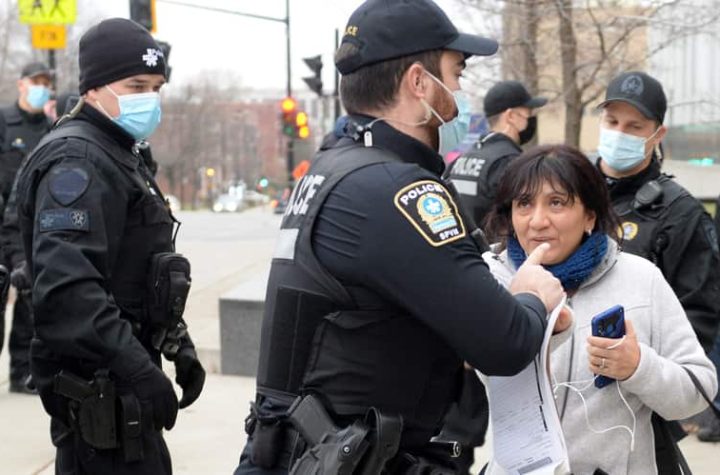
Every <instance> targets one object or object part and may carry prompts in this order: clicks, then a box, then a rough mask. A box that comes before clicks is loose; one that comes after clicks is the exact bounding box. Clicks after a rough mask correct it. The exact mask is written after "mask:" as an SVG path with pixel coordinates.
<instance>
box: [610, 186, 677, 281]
mask: <svg viewBox="0 0 720 475" xmlns="http://www.w3.org/2000/svg"><path fill="white" fill-rule="evenodd" d="M685 196H690V194H689V193H688V192H687V191H686V190H685V189H684V188H683V187H682V186H680V185H678V184H677V183H675V182H674V181H673V180H672V178H671V177H670V176H668V175H664V174H663V175H660V176H659V177H658V178H657V179H655V180H651V181H649V182H647V183H645V184H644V185H643V186H641V187H640V188H639V189H638V190H637V192H636V193H635V194H634V195H632V196H628V197H624V198H623V199H622V200H619V201H617V202H615V203H613V208H614V209H615V213H617V215H618V217H619V218H620V223H621V224H620V228H621V229H620V235H621V237H622V250H623V251H626V252H629V253H631V254H635V255H637V256H641V257H644V258H645V259H648V260H649V261H651V262H652V263H654V264H655V265H657V266H658V267H660V268H661V269H662V262H661V261H660V258H661V257H662V252H663V250H664V249H665V248H666V247H667V245H668V236H667V235H666V234H665V233H664V232H662V224H663V222H664V221H665V219H666V217H667V215H668V214H669V212H670V207H671V205H672V204H673V203H674V202H675V201H677V200H679V199H680V198H683V197H685Z"/></svg>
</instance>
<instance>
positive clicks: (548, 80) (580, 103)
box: [457, 0, 720, 146]
mask: <svg viewBox="0 0 720 475" xmlns="http://www.w3.org/2000/svg"><path fill="white" fill-rule="evenodd" d="M457 1H458V2H459V3H460V4H461V5H462V6H463V7H464V8H466V9H467V10H468V11H469V12H472V11H474V12H475V14H476V15H479V16H488V15H490V16H493V15H494V16H498V17H500V18H501V19H502V21H501V22H500V24H501V25H502V31H501V32H497V31H496V33H497V34H498V37H499V38H501V46H502V50H501V51H502V54H501V57H502V59H503V65H502V77H503V78H515V79H519V80H521V81H523V82H524V83H525V84H527V85H528V88H529V89H530V90H531V92H533V93H538V92H541V93H543V94H546V95H548V96H549V97H550V98H551V100H555V101H562V103H563V105H564V109H565V123H564V129H565V142H566V143H568V144H570V145H574V146H578V145H579V141H580V133H581V126H582V117H583V115H584V114H585V112H586V110H587V108H588V106H590V105H591V104H592V103H595V102H597V101H598V99H599V98H600V96H601V94H602V92H603V91H604V89H605V87H606V85H607V83H608V82H609V81H610V79H612V77H614V76H615V75H617V74H618V73H619V72H621V71H623V70H631V69H644V68H646V67H647V64H648V60H649V59H650V58H651V57H652V56H653V55H655V54H656V53H658V52H659V51H661V50H663V49H664V48H666V47H667V46H669V45H670V44H671V43H673V42H675V41H679V40H681V39H682V38H685V37H687V36H690V35H694V34H696V33H698V32H699V31H704V30H707V29H709V28H711V27H713V26H716V25H717V24H718V19H719V18H720V8H719V5H720V4H719V2H718V1H717V0H710V1H708V0H706V1H703V2H699V1H692V0H684V1H682V0H674V1H673V0H643V1H640V0H636V1H631V0H457ZM668 11H673V18H672V21H669V20H667V19H666V18H667V16H668V15H667V13H666V12H668ZM649 28H663V29H667V30H669V31H668V34H666V35H664V38H665V40H664V41H661V42H658V43H656V44H651V43H650V42H649V41H648V34H649V33H648V30H649Z"/></svg>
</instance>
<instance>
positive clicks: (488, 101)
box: [483, 81, 547, 117]
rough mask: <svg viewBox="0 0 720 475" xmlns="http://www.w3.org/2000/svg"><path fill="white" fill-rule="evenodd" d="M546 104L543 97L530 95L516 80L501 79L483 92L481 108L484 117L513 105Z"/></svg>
mask: <svg viewBox="0 0 720 475" xmlns="http://www.w3.org/2000/svg"><path fill="white" fill-rule="evenodd" d="M545 104H547V98H545V97H532V96H531V95H530V93H529V92H528V90H527V89H525V86H523V85H522V83H520V82H518V81H501V82H499V83H497V84H495V85H494V86H493V87H491V88H490V90H489V91H488V92H487V94H485V100H484V101H483V109H484V111H485V116H486V117H492V116H494V115H497V114H500V113H501V112H504V111H506V110H508V109H511V108H513V107H527V108H528V109H535V108H537V107H542V106H544V105H545Z"/></svg>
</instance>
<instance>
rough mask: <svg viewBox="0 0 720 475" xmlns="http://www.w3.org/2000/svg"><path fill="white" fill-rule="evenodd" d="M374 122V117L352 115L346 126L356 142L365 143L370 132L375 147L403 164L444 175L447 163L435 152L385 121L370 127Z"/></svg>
mask: <svg viewBox="0 0 720 475" xmlns="http://www.w3.org/2000/svg"><path fill="white" fill-rule="evenodd" d="M374 120H375V118H374V117H370V116H366V115H351V116H350V120H349V123H348V125H347V126H346V130H347V133H348V135H349V136H350V137H351V138H352V139H354V140H355V141H356V142H359V143H363V140H364V134H365V132H366V131H367V130H370V132H371V133H372V144H373V146H374V147H377V148H380V149H383V150H387V151H389V152H392V153H393V154H395V155H397V156H398V157H399V158H400V159H401V160H402V161H403V162H406V163H414V164H416V165H418V166H420V167H422V168H424V169H426V170H428V171H430V172H432V173H434V174H436V175H439V176H441V175H442V173H443V171H445V162H444V161H443V159H442V157H441V156H440V155H439V154H438V153H437V152H436V151H435V150H433V149H431V148H430V147H428V146H427V145H425V144H424V143H422V142H420V141H419V140H416V139H414V138H412V137H410V136H409V135H406V134H404V133H402V132H400V131H399V130H397V129H396V128H394V127H392V126H391V125H389V124H388V123H387V122H385V121H383V120H378V121H377V122H374V123H372V125H370V124H371V122H373V121H374ZM368 126H369V129H368Z"/></svg>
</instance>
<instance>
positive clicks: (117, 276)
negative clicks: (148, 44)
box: [28, 121, 175, 357]
mask: <svg viewBox="0 0 720 475" xmlns="http://www.w3.org/2000/svg"><path fill="white" fill-rule="evenodd" d="M65 138H75V139H80V140H82V141H85V142H90V143H92V144H94V145H95V146H97V147H99V148H100V149H101V150H102V151H103V152H104V153H105V154H107V157H103V158H102V159H105V158H107V159H108V160H110V161H111V163H112V164H111V165H110V166H109V168H113V167H114V168H115V169H116V170H117V174H118V175H119V176H118V180H119V181H126V177H127V179H129V180H130V183H131V186H132V191H131V192H130V193H129V195H130V201H129V203H128V208H127V212H126V214H125V216H118V217H117V218H116V219H121V220H124V222H125V228H124V231H123V233H122V235H120V236H108V239H110V240H111V242H110V243H109V244H113V245H115V246H117V248H118V255H117V258H116V261H115V263H114V267H113V268H112V271H111V272H110V279H109V281H108V282H107V290H108V292H109V293H110V294H111V295H112V297H113V299H114V302H115V304H117V306H118V308H119V309H120V316H121V317H122V318H125V319H127V320H128V321H130V322H131V323H132V325H133V329H134V332H135V334H136V335H137V337H138V338H139V339H140V341H141V342H142V343H143V345H145V346H146V347H147V348H148V350H149V351H150V353H151V355H155V356H156V357H157V356H158V355H156V353H157V352H156V351H154V350H151V346H150V342H149V339H150V334H149V331H150V328H149V325H145V323H146V322H145V319H146V317H147V308H146V305H147V299H148V271H149V267H150V261H151V258H152V256H153V255H155V254H158V253H162V252H170V251H174V248H175V244H174V239H173V227H174V223H175V219H174V218H173V216H172V214H171V213H170V210H169V208H168V206H167V204H166V202H165V200H164V198H163V196H162V193H161V192H160V189H159V188H158V186H157V184H156V183H155V182H154V180H153V178H152V177H151V176H150V173H149V172H148V171H147V169H146V168H145V166H144V164H143V162H142V160H141V159H140V157H139V154H138V153H133V152H131V151H130V150H127V149H125V148H123V147H121V146H120V145H119V144H118V143H116V142H115V141H114V140H113V139H112V138H110V137H108V136H107V135H106V134H105V133H103V132H102V131H100V130H99V129H97V128H96V127H95V126H94V125H92V124H91V123H89V122H85V121H70V122H68V123H66V124H64V125H62V126H60V127H58V128H56V129H55V130H53V131H52V132H50V133H49V134H47V135H46V136H45V137H44V138H43V139H42V140H41V142H40V144H39V145H38V149H37V150H38V151H39V150H41V149H42V148H43V147H44V146H45V145H47V144H48V143H50V142H51V141H55V140H62V139H65ZM70 144H72V145H71V146H78V147H80V148H81V150H78V152H77V153H75V154H74V156H80V157H82V156H85V155H87V145H83V144H82V143H81V142H79V141H74V142H70V143H69V145H70ZM36 153H37V152H36ZM62 158H64V157H48V159H46V160H44V162H43V163H41V164H37V165H35V167H36V168H37V170H38V173H40V174H41V175H42V174H44V173H46V172H47V170H49V169H50V168H51V167H52V166H53V165H55V164H56V163H57V162H58V161H60V160H62ZM28 164H30V162H28ZM110 219H114V218H113V217H110ZM28 224H29V223H28ZM112 241H114V242H112Z"/></svg>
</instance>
